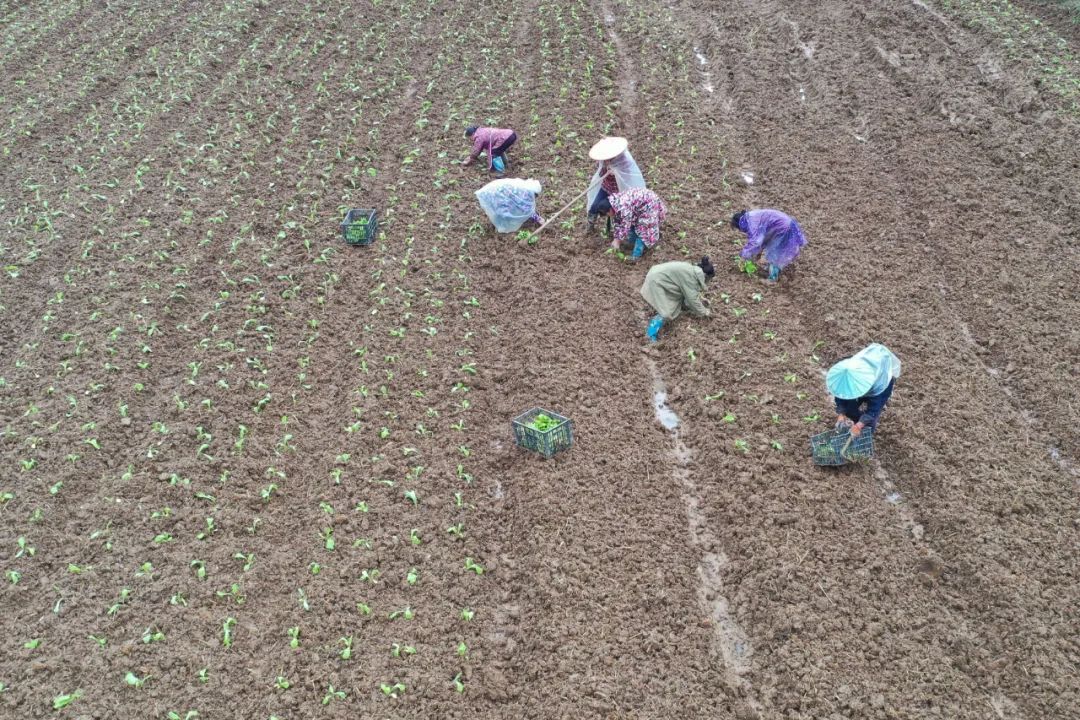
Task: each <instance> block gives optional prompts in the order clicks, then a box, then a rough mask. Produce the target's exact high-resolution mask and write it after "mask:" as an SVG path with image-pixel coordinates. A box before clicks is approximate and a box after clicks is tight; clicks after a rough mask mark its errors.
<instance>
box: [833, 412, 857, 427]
mask: <svg viewBox="0 0 1080 720" xmlns="http://www.w3.org/2000/svg"><path fill="white" fill-rule="evenodd" d="M854 424H855V421H854V420H852V419H851V418H849V417H848V416H847V415H837V416H836V429H837V430H843V429H844V428H849V427H851V426H852V425H854Z"/></svg>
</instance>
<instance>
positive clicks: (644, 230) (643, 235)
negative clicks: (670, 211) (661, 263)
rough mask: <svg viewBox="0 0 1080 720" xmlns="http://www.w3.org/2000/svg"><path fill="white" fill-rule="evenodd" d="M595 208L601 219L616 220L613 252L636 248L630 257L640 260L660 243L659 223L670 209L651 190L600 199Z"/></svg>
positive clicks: (634, 191) (632, 191)
mask: <svg viewBox="0 0 1080 720" xmlns="http://www.w3.org/2000/svg"><path fill="white" fill-rule="evenodd" d="M594 208H595V209H596V211H597V212H598V213H599V214H601V215H608V216H610V217H612V218H613V219H614V220H615V238H614V239H613V240H612V241H611V247H612V249H614V250H618V249H620V248H621V247H622V246H623V245H626V244H631V243H632V244H633V246H634V249H633V252H632V253H631V256H630V257H632V258H633V259H634V260H637V259H639V258H640V257H641V254H642V253H644V252H645V249H646V248H652V247H653V246H654V245H656V243H658V242H660V223H662V222H663V221H664V218H665V217H666V216H667V208H666V207H664V201H663V200H661V199H660V196H659V195H657V194H656V193H654V192H653V191H652V190H649V189H648V188H630V189H629V190H624V191H622V192H617V193H615V194H614V195H609V196H608V197H606V198H598V199H597V201H596V203H595V205H594Z"/></svg>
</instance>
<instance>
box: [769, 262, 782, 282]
mask: <svg viewBox="0 0 1080 720" xmlns="http://www.w3.org/2000/svg"><path fill="white" fill-rule="evenodd" d="M779 279H780V266H779V265H773V264H772V263H769V282H776V281H777V280H779Z"/></svg>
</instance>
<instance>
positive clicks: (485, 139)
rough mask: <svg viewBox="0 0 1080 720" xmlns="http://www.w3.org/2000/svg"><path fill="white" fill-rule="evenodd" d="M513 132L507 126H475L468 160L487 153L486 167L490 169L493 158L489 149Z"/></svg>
mask: <svg viewBox="0 0 1080 720" xmlns="http://www.w3.org/2000/svg"><path fill="white" fill-rule="evenodd" d="M513 134H514V131H513V130H510V129H509V128H491V127H482V128H477V129H476V132H474V133H473V136H472V153H470V154H469V162H472V161H473V160H476V159H477V158H478V157H480V153H487V161H488V169H489V170H490V169H491V162H492V160H493V159H494V158H492V156H491V151H492V150H493V149H495V148H497V147H499V146H500V145H502V144H503V143H504V142H506V141H507V140H509V139H510V136H511V135H513Z"/></svg>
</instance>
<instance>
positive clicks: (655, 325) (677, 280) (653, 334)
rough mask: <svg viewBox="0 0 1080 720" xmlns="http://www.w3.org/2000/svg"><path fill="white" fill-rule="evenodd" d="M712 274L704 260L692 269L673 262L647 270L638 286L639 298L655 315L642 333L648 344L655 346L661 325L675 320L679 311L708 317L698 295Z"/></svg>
mask: <svg viewBox="0 0 1080 720" xmlns="http://www.w3.org/2000/svg"><path fill="white" fill-rule="evenodd" d="M715 274H716V270H715V269H714V268H713V265H712V263H711V262H709V258H708V257H703V258H701V261H700V262H698V263H697V264H696V265H695V264H693V263H688V262H683V261H681V260H676V261H674V262H666V263H661V264H659V265H654V266H652V267H651V268H650V269H649V272H648V274H646V275H645V284H644V285H642V286H641V297H643V298H645V302H647V303H649V305H650V306H651V307H652V309H653V310H655V311H656V316H655V317H653V319H652V320H650V321H649V328H648V330H647V331H646V335H647V336H648V338H649V341H650V342H656V340H657V336H658V334H659V332H660V328H661V327H663V325H664V323H665V322H667V321H669V320H674V319H675V318H677V317H679V315H681V314H682V311H683V309H686V310H688V311H689V312H690V313H691V314H692V315H697V316H700V317H708V315H709V309H708V308H707V307H705V303H704V302H702V300H701V293H702V292H703V291H704V290H705V282H706V281H707V280H711V279H712V277H713V275H715Z"/></svg>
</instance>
